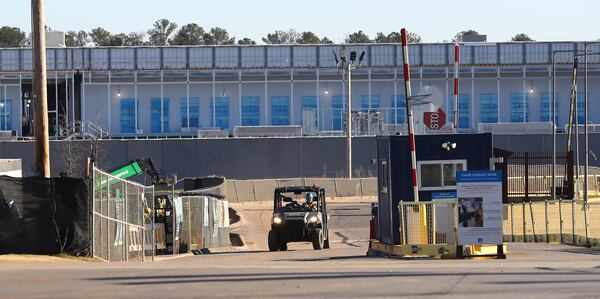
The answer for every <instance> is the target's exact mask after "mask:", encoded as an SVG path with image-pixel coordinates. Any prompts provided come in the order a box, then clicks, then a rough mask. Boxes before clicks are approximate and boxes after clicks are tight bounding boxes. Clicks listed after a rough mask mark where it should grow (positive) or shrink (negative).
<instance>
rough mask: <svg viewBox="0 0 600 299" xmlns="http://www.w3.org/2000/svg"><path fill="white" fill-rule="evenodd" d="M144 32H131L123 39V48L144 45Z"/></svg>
mask: <svg viewBox="0 0 600 299" xmlns="http://www.w3.org/2000/svg"><path fill="white" fill-rule="evenodd" d="M145 37H146V34H145V33H144V32H131V33H129V34H127V35H126V36H125V37H124V38H123V46H130V47H137V46H143V45H144V38H145Z"/></svg>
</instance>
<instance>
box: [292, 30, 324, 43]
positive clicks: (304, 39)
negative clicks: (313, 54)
mask: <svg viewBox="0 0 600 299" xmlns="http://www.w3.org/2000/svg"><path fill="white" fill-rule="evenodd" d="M297 42H298V43H299V44H320V43H321V39H320V38H319V37H318V36H317V35H316V34H314V33H313V32H311V31H304V32H302V33H301V34H300V38H299V39H298V40H297Z"/></svg>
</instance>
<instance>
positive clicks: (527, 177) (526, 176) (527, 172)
mask: <svg viewBox="0 0 600 299" xmlns="http://www.w3.org/2000/svg"><path fill="white" fill-rule="evenodd" d="M524 201H529V153H528V152H525V200H524ZM523 208H525V207H524V206H523Z"/></svg>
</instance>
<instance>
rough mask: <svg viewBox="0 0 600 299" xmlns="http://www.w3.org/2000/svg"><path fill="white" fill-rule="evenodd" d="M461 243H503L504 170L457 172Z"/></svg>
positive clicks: (459, 239) (459, 243)
mask: <svg viewBox="0 0 600 299" xmlns="http://www.w3.org/2000/svg"><path fill="white" fill-rule="evenodd" d="M456 180H457V187H458V188H457V192H458V245H474V244H488V245H491V244H502V172H500V171H488V170H475V171H461V172H458V173H457V177H456Z"/></svg>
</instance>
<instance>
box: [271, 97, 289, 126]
mask: <svg viewBox="0 0 600 299" xmlns="http://www.w3.org/2000/svg"><path fill="white" fill-rule="evenodd" d="M271 124H272V125H274V126H287V125H289V124H290V97H271Z"/></svg>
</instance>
